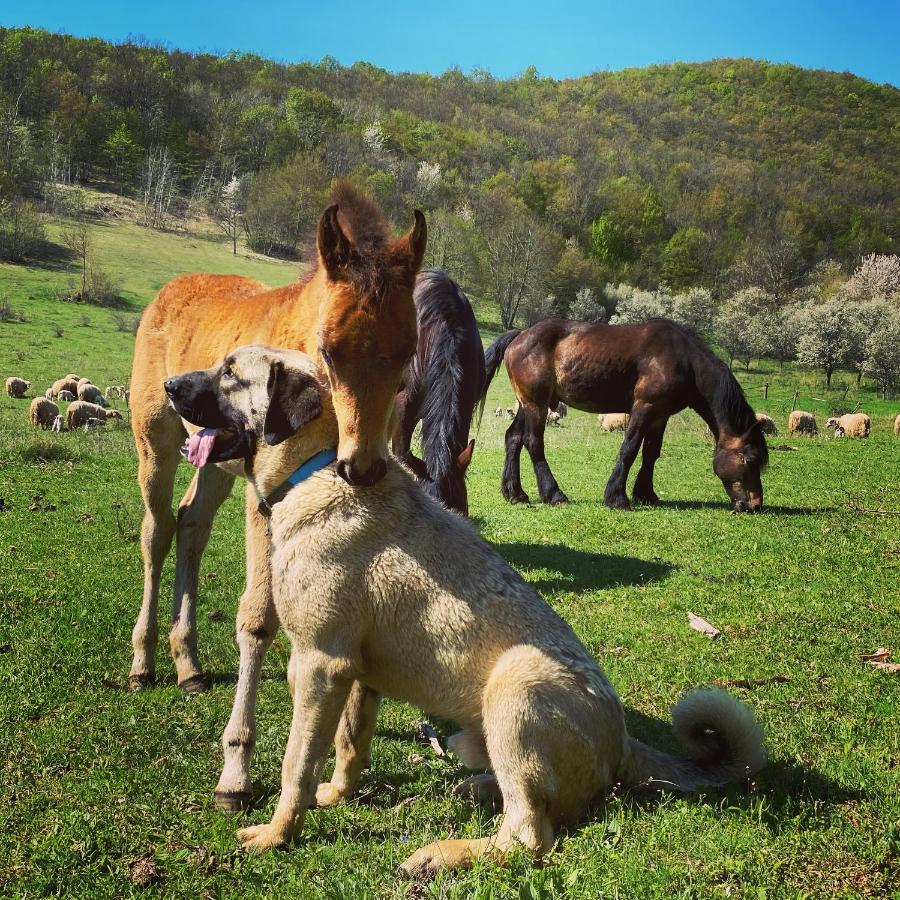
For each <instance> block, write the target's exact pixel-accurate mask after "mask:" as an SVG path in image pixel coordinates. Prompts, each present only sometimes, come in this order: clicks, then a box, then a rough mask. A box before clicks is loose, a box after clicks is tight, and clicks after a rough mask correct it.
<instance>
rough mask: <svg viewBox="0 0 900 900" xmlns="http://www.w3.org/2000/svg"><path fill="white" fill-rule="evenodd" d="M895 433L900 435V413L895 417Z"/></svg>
mask: <svg viewBox="0 0 900 900" xmlns="http://www.w3.org/2000/svg"><path fill="white" fill-rule="evenodd" d="M894 434H896V435H900V415H898V416H897V418H896V419H894Z"/></svg>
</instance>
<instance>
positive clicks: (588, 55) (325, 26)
mask: <svg viewBox="0 0 900 900" xmlns="http://www.w3.org/2000/svg"><path fill="white" fill-rule="evenodd" d="M0 24H2V25H34V26H37V27H41V28H47V29H50V30H51V31H64V32H67V33H69V34H74V35H80V36H88V35H96V36H98V37H103V38H107V39H109V40H114V41H120V40H124V39H125V38H127V37H129V36H131V37H139V38H145V39H147V40H149V41H151V42H154V43H156V42H159V43H163V44H165V45H167V46H169V47H179V48H182V49H185V50H206V51H211V52H225V51H228V50H243V51H252V52H255V53H259V54H261V55H263V56H268V57H272V58H274V59H277V60H281V61H285V62H296V61H299V60H318V59H321V58H322V57H323V56H325V55H326V54H328V55H331V56H333V57H335V58H336V59H338V60H339V61H340V62H342V63H344V64H346V65H350V64H352V63H354V62H355V61H357V60H360V59H362V60H366V61H367V62H371V63H374V64H375V65H377V66H381V67H383V68H385V69H390V70H392V71H409V72H433V73H440V72H443V71H444V70H446V69H448V68H450V67H451V66H459V67H460V68H462V69H463V70H464V71H466V72H468V71H469V70H471V69H472V68H474V67H480V68H484V69H488V70H489V71H490V72H492V73H493V74H494V75H496V76H498V77H507V76H510V75H514V74H516V73H518V72H521V71H522V70H523V69H524V68H525V67H526V66H530V65H534V66H536V67H537V69H538V71H539V72H540V73H541V74H542V75H551V76H553V77H556V78H560V77H567V76H574V75H582V74H585V73H587V72H594V71H598V70H604V69H621V68H624V67H627V66H644V65H648V64H650V63H667V62H674V61H676V60H686V61H695V60H704V59H713V58H715V57H722V56H749V57H753V58H757V59H768V60H771V61H773V62H791V63H795V64H797V65H801V66H807V67H811V68H822V69H831V70H835V71H845V70H846V71H850V72H854V73H855V74H857V75H862V76H863V77H865V78H869V79H871V80H873V81H877V82H885V81H886V82H890V83H892V84H895V85H900V44H898V35H900V0H844V2H837V0H781V2H775V0H717V2H713V0H696V2H688V0H618V2H609V0H573V2H560V0H556V2H553V0H517V2H514V3H509V2H495V3H490V2H472V0H463V2H454V0H444V2H434V0H417V2H381V3H379V2H377V0H369V2H341V0H318V2H315V3H310V2H308V0H295V2H287V0H258V2H255V3H247V2H237V0H215V2H210V0H199V2H197V0H152V2H135V0H80V2H79V0H75V2H73V0H30V2H28V0H0Z"/></svg>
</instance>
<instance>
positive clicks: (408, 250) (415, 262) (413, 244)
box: [397, 209, 428, 277]
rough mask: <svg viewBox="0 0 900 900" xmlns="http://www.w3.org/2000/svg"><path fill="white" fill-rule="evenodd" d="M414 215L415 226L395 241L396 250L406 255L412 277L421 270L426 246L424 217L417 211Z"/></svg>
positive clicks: (426, 236) (426, 237)
mask: <svg viewBox="0 0 900 900" xmlns="http://www.w3.org/2000/svg"><path fill="white" fill-rule="evenodd" d="M414 215H415V217H416V223H415V225H413V227H412V228H411V229H410V230H409V231H407V232H406V234H404V235H403V237H402V238H400V239H399V240H398V241H397V249H398V250H399V251H400V252H401V253H405V254H406V257H407V260H408V262H407V265H408V266H409V271H410V274H411V275H412V276H413V277H415V276H416V274H417V273H418V271H419V269H421V268H422V260H423V259H424V258H425V247H426V246H427V244H428V226H427V225H426V224H425V216H424V215H423V214H422V212H421V211H420V210H418V209H417V210H416V211H415V213H414Z"/></svg>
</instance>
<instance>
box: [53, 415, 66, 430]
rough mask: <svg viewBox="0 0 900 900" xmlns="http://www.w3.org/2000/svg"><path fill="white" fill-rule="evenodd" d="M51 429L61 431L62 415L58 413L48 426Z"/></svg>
mask: <svg viewBox="0 0 900 900" xmlns="http://www.w3.org/2000/svg"><path fill="white" fill-rule="evenodd" d="M50 430H51V431H57V432H62V430H63V417H62V415H61V414H60V415H58V416H57V417H56V418H55V419H54V420H53V424H52V425H51V426H50Z"/></svg>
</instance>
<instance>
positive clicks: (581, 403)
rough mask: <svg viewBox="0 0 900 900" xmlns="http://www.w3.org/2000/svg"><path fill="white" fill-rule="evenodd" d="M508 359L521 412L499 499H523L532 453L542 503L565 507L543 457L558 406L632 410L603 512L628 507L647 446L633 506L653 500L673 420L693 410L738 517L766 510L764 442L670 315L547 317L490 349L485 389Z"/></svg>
mask: <svg viewBox="0 0 900 900" xmlns="http://www.w3.org/2000/svg"><path fill="white" fill-rule="evenodd" d="M504 357H505V359H506V368H507V371H508V372H509V380H510V381H511V382H512V386H513V390H514V391H515V393H516V396H517V397H518V399H519V404H520V405H519V411H518V413H517V414H516V417H515V419H513V422H512V424H511V425H510V426H509V429H508V430H507V432H506V466H505V467H504V470H503V483H502V488H501V489H502V491H503V496H504V497H506V499H507V500H509V501H510V502H511V503H527V502H528V496H527V495H526V494H525V492H524V491H523V490H522V482H521V478H520V474H519V456H520V455H521V452H522V445H523V444H524V446H525V447H526V448H527V449H528V453H529V455H530V456H531V461H532V463H533V465H534V472H535V475H536V476H537V483H538V491H539V492H540V495H541V500H543V501H544V503H566V502H568V498H567V497H566V495H565V494H564V493H563V492H562V491H561V490H560V489H559V485H558V484H557V483H556V479H555V478H554V477H553V473H552V472H551V471H550V466H549V465H548V464H547V459H546V457H545V456H544V424H545V421H546V418H547V409H548V407H549V408H550V409H553V408H555V407H556V404H557V403H558V402H559V401H560V400H562V401H563V402H565V403H567V404H569V406H574V407H575V408H576V409H583V410H586V411H588V412H595V413H626V412H627V413H630V414H631V420H630V422H629V425H628V429H627V431H626V432H625V440H624V441H623V442H622V448H621V449H620V450H619V458H618V459H617V460H616V465H615V467H614V468H613V471H612V475H611V476H610V478H609V482H608V483H607V485H606V493H605V496H604V500H605V502H606V505H607V506H610V507H614V508H622V507H627V506H628V496H627V494H626V493H625V485H626V481H627V479H628V472H629V470H630V469H631V465H632V463H633V462H634V460H635V457H636V456H637V452H638V449H639V448H640V446H641V444H642V443H643V445H644V451H643V463H642V465H641V469H640V471H639V472H638V476H637V479H636V481H635V483H634V500H635V502H637V503H656V502H658V500H659V498H658V497H657V496H656V493H655V491H654V490H653V466H654V464H655V463H656V460H657V459H658V458H659V452H660V449H661V448H662V441H663V433H664V432H665V430H666V423H667V422H668V420H669V417H670V416H672V415H674V414H675V413H677V412H681V410H683V409H686V408H690V409H693V410H694V411H695V412H696V413H697V414H698V415H699V416H701V418H702V419H703V420H704V421H705V422H706V423H707V425H709V427H710V430H711V431H712V433H713V435H714V436H715V439H716V449H715V454H714V456H713V471H714V472H715V473H716V475H718V477H719V478H720V480H721V481H722V484H723V485H724V487H725V492H726V493H727V494H728V496H729V497H730V498H731V499H732V501H734V509H735V511H740V512H744V511H759V510H761V509H762V503H763V489H762V481H761V478H760V473H761V472H762V470H763V469H764V468H765V466H766V464H767V463H768V459H769V453H768V448H767V446H766V439H765V437H764V436H763V433H762V431H761V429H760V427H759V423H758V422H757V421H756V417H755V415H754V413H753V410H752V409H751V408H750V405H749V404H748V403H747V401H746V399H745V398H744V392H743V391H742V390H741V386H740V385H739V384H738V383H737V380H736V379H735V377H734V375H732V374H731V370H730V369H729V368H728V366H726V365H725V363H723V362H722V361H721V360H720V359H719V358H718V357H717V356H716V355H715V354H714V353H713V352H712V350H710V349H709V347H707V345H706V344H705V343H704V342H703V341H702V340H700V338H698V337H697V336H696V335H694V334H692V333H690V332H689V331H687V330H686V329H684V328H682V327H681V326H680V325H676V324H675V323H674V322H671V321H669V320H668V319H651V320H650V321H649V322H644V323H643V324H640V325H587V324H585V323H584V322H569V321H565V320H561V319H548V320H547V321H544V322H539V323H538V324H537V325H533V326H532V327H531V328H528V329H526V330H525V331H522V332H519V331H507V332H506V333H505V334H502V335H501V336H500V337H499V338H497V340H496V341H494V343H493V344H491V346H490V347H488V349H487V351H486V352H485V364H486V368H487V375H486V378H485V391H486V390H487V386H488V385H489V384H490V382H491V379H492V378H493V376H494V373H495V372H496V371H497V369H498V368H499V366H500V361H501V359H503V358H504Z"/></svg>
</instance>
